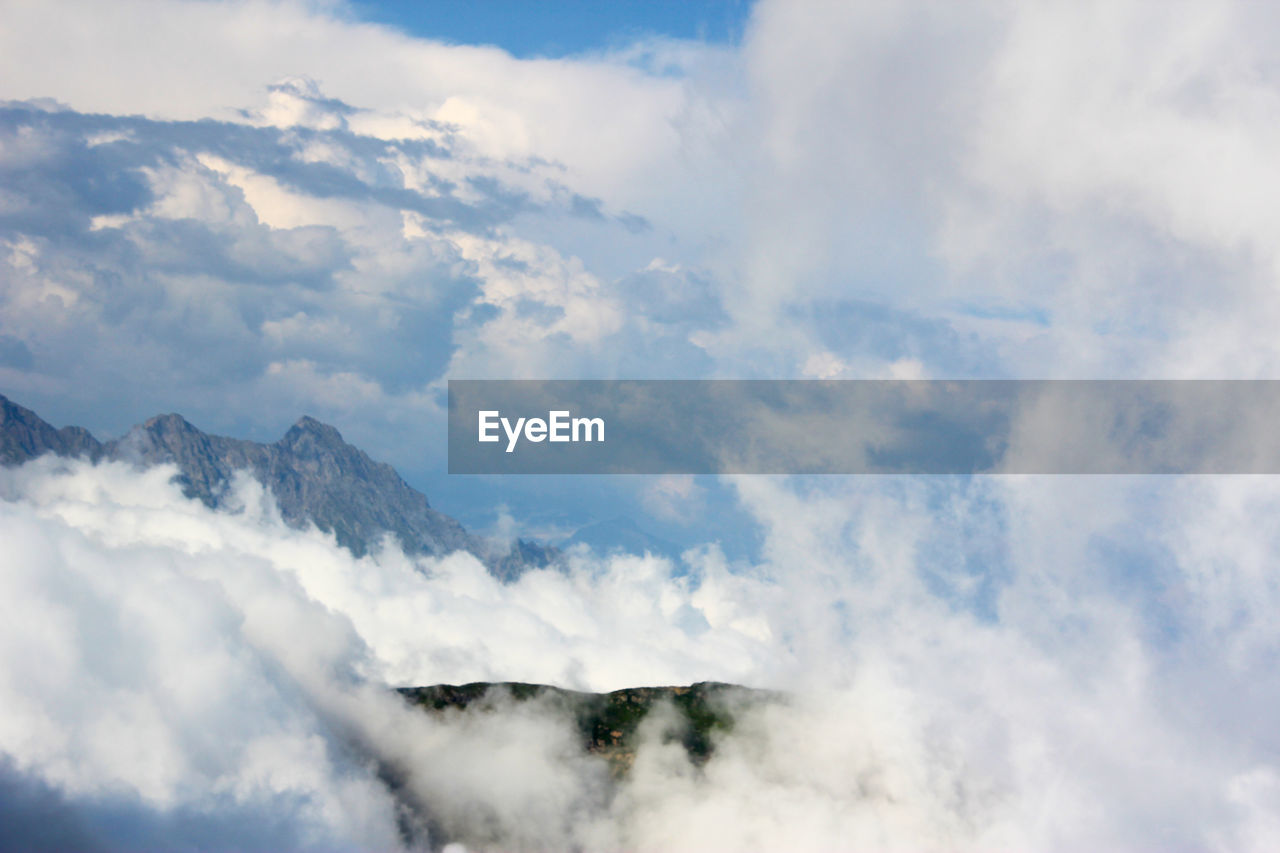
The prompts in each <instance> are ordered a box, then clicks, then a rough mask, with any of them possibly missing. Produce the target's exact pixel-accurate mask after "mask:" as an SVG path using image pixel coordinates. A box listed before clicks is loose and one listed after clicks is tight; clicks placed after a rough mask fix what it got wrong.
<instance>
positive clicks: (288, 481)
mask: <svg viewBox="0 0 1280 853" xmlns="http://www.w3.org/2000/svg"><path fill="white" fill-rule="evenodd" d="M0 418H3V420H0V462H2V463H3V464H6V465H15V464H20V463H22V462H25V461H26V460H28V459H32V458H34V457H36V456H40V455H42V454H44V453H56V454H58V455H59V456H85V457H87V458H89V459H91V460H94V461H97V460H99V459H112V460H124V461H129V462H133V463H134V464H137V465H143V466H149V465H158V464H162V463H170V462H171V463H174V464H176V465H177V466H178V470H179V472H180V473H179V476H178V481H179V482H180V483H181V485H182V490H183V493H184V494H186V495H187V497H191V498H198V499H199V500H201V501H203V502H204V503H205V504H206V505H207V506H210V507H213V508H217V507H219V506H221V505H222V504H223V501H224V500H225V498H226V496H227V489H228V486H229V485H230V482H231V478H232V476H233V475H234V474H235V472H236V471H239V470H245V471H248V472H249V473H251V474H252V475H253V476H254V477H255V478H256V479H257V480H258V481H259V482H261V483H262V484H263V485H264V486H266V487H267V488H269V489H270V490H271V492H272V493H273V494H274V495H275V499H276V503H277V505H278V506H279V507H280V514H281V515H282V516H283V517H284V520H285V521H286V522H287V523H289V524H290V525H292V526H294V527H301V526H303V525H305V524H306V523H307V522H311V523H314V524H315V525H316V527H318V528H320V529H321V530H324V531H332V532H333V534H334V535H335V537H336V538H337V540H338V543H339V544H341V545H343V546H345V547H346V548H348V549H350V551H351V552H352V553H353V554H355V555H356V556H363V555H364V554H366V553H368V552H369V550H370V549H372V548H373V547H375V546H376V545H377V544H378V542H379V541H380V540H381V539H382V537H383V536H384V535H385V534H386V533H392V534H394V535H395V536H396V538H397V539H399V541H400V543H401V546H402V547H403V548H404V549H405V551H406V552H408V553H410V554H433V555H440V554H447V553H451V552H453V551H458V550H463V551H469V552H471V553H472V554H475V555H476V556H477V557H479V558H480V559H481V560H482V561H484V563H485V565H487V566H488V567H489V570H490V572H492V573H493V574H494V575H496V576H497V577H499V578H501V579H503V580H510V579H512V578H514V577H516V576H518V575H519V574H520V573H521V572H522V571H524V570H525V569H528V568H534V567H541V566H545V565H547V564H549V563H550V562H552V561H553V560H554V559H555V558H556V556H557V552H556V551H555V550H554V549H550V548H546V547H544V546H541V545H538V544H535V543H531V542H526V541H523V540H518V541H517V542H516V543H515V545H514V546H511V547H501V548H496V547H495V546H493V545H491V544H490V543H489V542H487V541H486V540H484V539H482V538H480V537H477V536H474V535H472V534H471V533H468V532H467V531H466V529H464V528H463V526H462V525H461V524H459V523H458V522H457V521H456V520H454V519H453V518H450V517H449V516H447V515H445V514H444V513H442V512H438V511H437V510H435V509H433V508H432V507H431V505H430V504H429V503H428V502H427V497H426V495H424V494H422V493H421V492H419V491H417V490H416V489H414V488H413V487H411V486H410V485H409V484H408V483H406V482H405V481H404V480H402V479H401V478H400V475H399V474H397V473H396V471H395V469H394V468H392V467H391V466H390V465H387V464H385V463H382V462H375V461H374V460H372V459H370V458H369V456H368V454H366V453H365V452H364V451H362V450H360V449H359V448H356V447H353V446H352V445H350V444H347V443H346V442H345V441H343V439H342V435H341V434H340V433H339V432H338V431H337V430H336V429H334V428H333V427H331V426H329V425H327V424H323V423H321V422H319V421H317V420H315V419H314V418H310V417H303V418H302V419H300V420H299V421H298V422H297V423H296V424H294V425H293V427H292V428H291V429H290V430H289V431H288V432H287V433H285V435H284V438H282V439H280V440H279V441H277V442H275V443H274V444H258V443H257V442H253V441H244V440H241V439H235V438H226V437H224V436H220V435H209V434H207V433H205V432H202V431H201V430H199V429H197V428H196V427H194V426H192V425H191V424H190V423H188V422H187V420H186V419H185V418H183V417H182V416H181V415H175V414H170V415H159V416H157V417H154V418H151V419H150V420H148V421H146V422H145V423H142V424H139V425H138V426H135V427H134V428H133V429H131V430H130V431H129V432H128V433H126V434H125V435H124V436H123V437H121V438H118V439H114V440H112V441H108V442H106V443H100V442H98V440H97V439H95V438H94V437H93V436H92V435H90V434H89V432H88V431H87V430H84V429H82V428H80V427H64V428H63V429H60V430H59V429H54V428H53V427H52V426H50V425H49V424H48V423H46V422H45V421H44V420H42V419H41V418H40V416H39V415H37V414H36V413H35V412H33V411H31V410H30V409H26V408H23V407H22V406H18V405H16V404H14V403H12V402H10V401H9V400H8V399H6V398H5V397H4V396H2V395H0Z"/></svg>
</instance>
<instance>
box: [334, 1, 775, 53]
mask: <svg viewBox="0 0 1280 853" xmlns="http://www.w3.org/2000/svg"><path fill="white" fill-rule="evenodd" d="M352 6H353V9H354V11H355V13H356V15H357V16H358V17H360V18H361V19H364V20H368V21H373V22H377V23H382V24H389V25H391V26H394V27H397V28H399V29H402V30H404V31H405V32H407V33H410V34H412V35H415V36H420V37H422V38H430V39H440V40H443V41H447V42H450V43H453V44H474V45H494V46H497V47H500V48H502V49H503V50H505V51H507V52H508V53H511V54H512V55H514V56H518V57H521V58H529V57H538V56H541V57H560V56H567V55H572V54H578V53H585V52H588V51H596V50H603V49H608V48H615V47H619V46H623V45H627V44H630V43H631V42H633V41H635V40H636V39H639V38H646V37H651V36H665V37H667V38H675V39H690V40H697V41H704V42H709V43H713V44H734V43H736V42H738V41H739V40H740V39H741V37H742V32H743V28H744V26H745V24H746V20H747V17H748V15H749V14H750V6H751V4H750V3H749V2H748V0H687V2H680V0H615V2H596V1H595V0H557V2H554V3H542V2H528V0H525V2H522V0H479V2H463V1H462V0H353V2H352Z"/></svg>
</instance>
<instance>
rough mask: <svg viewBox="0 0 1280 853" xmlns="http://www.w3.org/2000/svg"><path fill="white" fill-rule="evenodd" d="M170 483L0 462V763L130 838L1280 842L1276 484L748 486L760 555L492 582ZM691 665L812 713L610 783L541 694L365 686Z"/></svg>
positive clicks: (775, 718)
mask: <svg viewBox="0 0 1280 853" xmlns="http://www.w3.org/2000/svg"><path fill="white" fill-rule="evenodd" d="M169 473H170V472H169V471H168V470H166V469H152V470H150V471H147V472H133V471H130V470H129V469H128V468H126V467H124V466H120V465H114V464H113V465H104V466H100V467H97V468H94V467H89V466H86V465H84V464H83V463H75V464H68V463H64V462H59V461H56V460H52V459H48V458H46V459H45V460H41V461H39V462H37V463H33V464H29V465H27V466H25V467H24V468H21V469H16V470H8V471H5V472H4V473H3V480H2V481H0V482H2V484H3V493H4V495H5V500H4V502H3V503H0V525H3V527H4V528H5V531H6V533H5V538H6V542H9V543H11V549H10V551H9V555H10V556H8V557H7V558H6V559H5V560H4V561H3V563H0V584H2V585H3V587H4V589H3V593H4V594H3V596H0V601H4V602H7V604H6V605H5V613H4V616H5V618H4V619H3V620H0V624H2V625H3V626H4V627H3V629H0V646H2V648H0V651H2V652H3V654H0V661H3V664H2V666H0V692H2V693H3V700H4V701H3V707H4V708H5V709H6V710H5V713H4V714H3V715H0V751H2V752H3V753H4V755H5V756H7V758H8V760H9V761H10V762H12V765H13V767H14V768H16V770H17V771H18V772H19V773H20V774H22V775H21V778H22V779H26V780H27V781H26V782H21V783H20V784H21V785H27V786H28V787H29V785H30V784H36V781H37V780H38V781H39V783H40V784H43V785H48V786H52V789H53V790H54V791H56V792H59V793H58V796H60V797H63V798H64V801H65V806H66V808H67V809H69V810H71V811H72V812H73V813H75V814H77V815H80V816H81V817H83V818H84V819H85V820H89V821H90V822H91V824H92V820H93V819H94V815H95V814H96V812H95V811H94V806H93V804H94V802H97V800H96V799H95V798H100V797H102V796H107V795H111V796H120V795H121V794H125V795H127V796H128V797H132V798H135V800H136V802H137V804H138V805H137V809H138V810H139V812H138V814H139V815H140V816H139V817H138V818H137V819H138V820H142V817H143V816H149V817H147V819H148V820H153V819H157V815H164V814H168V813H172V812H174V811H175V810H177V811H183V810H187V811H190V810H193V809H194V810H197V811H201V812H202V813H205V814H206V815H209V816H210V817H209V819H210V820H215V819H216V818H217V817H218V816H219V815H222V816H225V817H226V819H227V820H232V819H233V817H234V816H235V815H237V814H239V812H238V811H237V810H242V809H244V808H247V807H248V804H250V803H253V802H257V801H260V800H261V799H262V798H263V797H267V798H273V799H272V801H274V802H277V803H280V805H279V807H278V810H277V817H279V818H280V819H281V820H283V821H284V826H285V827H287V829H288V831H289V832H290V833H292V835H290V837H291V838H294V839H303V841H305V842H306V843H313V844H318V845H322V846H323V845H326V844H350V845H352V846H355V847H362V848H367V847H387V846H391V845H394V844H395V843H397V842H396V841H395V839H396V838H397V835H396V833H397V830H396V828H395V827H396V820H395V817H394V808H395V806H394V797H395V796H400V797H401V798H402V799H403V798H404V797H409V798H410V800H409V801H407V802H411V803H412V804H413V806H412V808H413V809H415V810H417V812H416V813H418V814H419V815H421V814H430V815H432V820H433V821H434V826H435V827H436V829H435V830H434V832H436V833H437V834H436V835H434V836H432V837H433V838H434V839H435V843H441V842H442V841H444V840H450V839H453V840H462V841H465V842H467V843H469V844H472V845H473V846H475V847H476V848H478V849H487V848H488V847H489V846H490V845H493V846H509V845H515V846H522V845H523V846H539V845H543V846H545V845H550V846H553V847H561V846H565V845H567V844H573V843H578V844H583V845H586V847H587V848H588V849H600V848H615V847H617V846H620V845H621V846H629V847H636V848H639V849H708V848H710V849H744V848H749V849H769V848H772V847H776V846H786V847H788V848H789V849H801V850H803V849H830V848H831V847H832V846H837V847H843V846H847V845H848V844H849V843H851V840H856V841H859V842H861V843H863V844H867V845H871V846H876V847H881V848H885V849H941V848H944V847H945V848H947V849H975V850H976V849H991V848H993V847H994V848H1006V847H1019V848H1035V849H1046V848H1058V847H1080V846H1098V845H1102V846H1107V847H1112V848H1130V847H1142V846H1144V845H1146V844H1149V843H1153V841H1156V842H1158V843H1160V844H1161V845H1162V846H1170V847H1191V848H1212V847H1214V846H1215V845H1219V846H1229V847H1233V848H1237V849H1250V845H1253V846H1254V848H1253V849H1265V845H1266V843H1267V839H1268V838H1269V837H1270V836H1269V833H1270V832H1272V831H1273V829H1274V828H1273V827H1271V826H1270V824H1269V823H1268V819H1267V817H1266V815H1267V811H1268V809H1269V805H1268V804H1269V803H1270V801H1271V799H1272V798H1273V797H1272V794H1273V793H1274V792H1273V791H1272V788H1274V784H1273V781H1274V776H1275V773H1276V772H1277V770H1276V768H1274V767H1272V766H1271V764H1270V763H1269V762H1268V759H1267V756H1268V755H1269V754H1271V751H1272V750H1273V749H1274V747H1275V745H1276V744H1275V738H1274V733H1273V732H1272V731H1271V730H1270V727H1269V726H1268V725H1267V724H1266V720H1268V719H1269V716H1268V714H1267V713H1266V712H1265V711H1266V709H1267V708H1269V707H1272V703H1273V702H1274V701H1275V699H1276V698H1277V696H1278V694H1280V686H1278V685H1277V683H1276V681H1275V678H1274V674H1273V672H1272V668H1271V666H1270V661H1271V659H1272V657H1273V656H1274V652H1275V648H1276V642H1277V639H1278V638H1277V636H1276V631H1275V629H1274V626H1273V625H1272V624H1271V621H1270V620H1267V619H1265V618H1264V617H1265V614H1266V613H1269V612H1270V610H1268V609H1267V604H1266V602H1267V601H1268V600H1269V598H1271V597H1274V595H1273V593H1274V590H1272V589H1271V587H1272V586H1274V584H1270V585H1269V584H1268V582H1267V581H1266V579H1265V577H1263V576H1262V575H1259V574H1257V571H1256V567H1257V565H1261V563H1257V555H1261V554H1264V553H1272V552H1273V551H1274V543H1272V542H1271V539H1272V538H1273V537H1270V536H1269V535H1260V533H1259V531H1260V529H1261V528H1259V526H1258V520H1259V519H1260V518H1264V517H1267V515H1268V513H1270V512H1271V510H1272V509H1273V507H1272V506H1271V505H1272V504H1273V503H1274V502H1275V500H1276V497H1275V494H1274V493H1275V489H1273V488H1271V487H1269V486H1266V485H1265V484H1261V483H1252V484H1247V485H1246V486H1244V487H1241V486H1240V484H1239V483H1238V482H1237V481H1233V480H1231V479H1229V478H1221V479H1214V480H1207V481H1205V480H1186V481H1170V480H1162V479H1160V478H1150V479H1141V478H1139V479H1134V480H1125V479H1123V478H1095V479H1089V478H1073V479H1070V480H1065V481H1064V480H1053V481H1045V480H1036V479H1033V478H1006V479H1002V480H999V481H987V482H986V483H985V484H984V483H974V484H971V485H968V486H964V487H956V486H954V485H946V484H944V483H941V482H940V481H938V482H935V481H929V480H901V479H894V480H892V481H891V482H892V484H893V485H891V486H889V487H886V486H885V483H884V481H876V480H870V479H867V480H847V481H842V482H834V481H820V482H819V481H795V482H787V481H779V480H773V479H771V478H741V479H740V480H738V481H737V483H738V486H739V489H740V493H741V495H742V499H743V500H744V502H745V504H746V506H747V507H748V508H750V509H751V511H752V512H753V513H755V514H756V515H757V516H758V518H759V519H760V521H761V522H762V524H763V525H764V527H765V531H766V546H765V549H764V553H765V558H764V560H763V561H762V562H761V563H760V564H759V565H757V566H753V567H746V566H740V567H736V569H735V570H734V571H732V572H730V571H728V570H727V567H726V566H725V564H724V562H723V558H722V557H720V556H719V553H718V551H716V550H715V549H705V548H704V549H701V550H694V551H691V552H688V553H687V554H686V555H685V558H684V559H685V560H686V561H687V562H688V567H689V568H690V569H691V570H692V575H691V576H690V577H687V578H677V577H673V576H672V570H673V567H672V566H671V564H670V563H668V562H667V561H664V560H659V559H653V558H645V559H641V558H636V557H615V558H612V559H610V560H607V561H599V560H596V559H595V558H591V557H590V556H589V555H587V554H586V553H585V552H576V556H575V557H574V558H573V561H572V562H571V565H570V567H569V569H568V571H567V572H565V573H561V572H557V571H549V570H548V571H535V572H530V573H528V574H526V575H524V576H523V577H522V578H521V579H520V580H519V581H518V582H516V583H514V584H511V585H502V584H499V583H497V582H496V581H494V579H493V578H492V577H490V576H489V575H488V574H487V573H486V572H485V571H484V569H483V568H482V567H481V566H480V565H479V563H478V562H476V561H475V560H474V558H472V557H470V556H469V555H466V554H456V555H453V556H451V557H448V558H444V559H441V560H427V561H420V562H415V561H412V560H410V559H408V558H406V557H405V556H404V555H403V554H400V553H398V552H397V551H395V550H393V549H389V550H383V551H382V552H381V553H380V554H378V555H376V556H374V557H366V558H362V559H359V560H356V559H354V558H352V557H351V556H350V554H348V553H347V552H345V551H343V550H341V549H339V548H337V547H336V546H335V544H334V543H333V541H332V540H331V539H330V538H328V537H326V536H323V535H320V534H318V533H316V532H314V531H297V530H292V529H290V528H288V527H286V526H284V525H283V523H282V522H281V521H280V519H279V517H278V515H276V514H275V512H274V510H273V508H272V506H271V504H270V502H269V501H267V500H265V495H264V493H263V491H262V489H261V487H259V486H257V485H256V484H255V483H253V482H252V481H248V480H246V481H242V482H241V483H240V484H239V486H238V492H237V493H238V495H239V498H240V502H241V504H242V508H241V509H240V510H239V511H238V512H232V513H227V514H218V513H214V512H211V511H210V510H208V509H206V508H205V507H203V505H201V504H199V503H197V502H193V501H186V500H184V499H182V498H181V497H180V495H179V494H178V492H177V487H176V486H174V485H172V484H167V483H166V482H165V480H166V478H167V476H168V475H169ZM1063 483H1065V484H1066V485H1065V486H1064V485H1063ZM1139 529H1140V530H1144V531H1145V538H1143V539H1141V540H1137V541H1135V540H1134V538H1133V537H1132V536H1131V535H1129V534H1128V531H1132V530H1139ZM992 541H994V542H995V543H996V544H997V546H998V547H991V542H992ZM976 542H983V543H986V544H987V546H988V547H987V551H986V554H987V556H986V557H985V558H982V557H981V556H980V554H981V551H982V549H981V548H979V547H975V543H976ZM1125 549H1128V550H1127V551H1125ZM1135 554H1137V557H1135ZM1251 555H1254V556H1251ZM975 560H982V562H980V563H979V564H975V562H974V561H975ZM1132 572H1147V573H1151V574H1152V575H1153V577H1152V578H1149V579H1148V581H1147V588H1150V585H1151V584H1155V585H1156V586H1159V587H1160V588H1162V589H1164V590H1165V591H1166V592H1165V596H1164V597H1163V598H1162V600H1161V601H1160V602H1155V601H1153V600H1151V599H1149V598H1148V597H1146V596H1145V595H1142V594H1138V593H1135V592H1132V590H1133V589H1134V587H1132V586H1126V585H1125V584H1124V583H1119V582H1118V581H1117V579H1118V578H1119V577H1120V576H1121V575H1123V574H1124V573H1132ZM966 574H967V575H969V576H971V577H973V578H975V579H977V580H979V581H980V582H981V584H983V585H985V587H986V588H985V591H979V592H978V593H974V592H973V590H972V589H970V588H969V587H966V586H964V585H963V584H960V583H957V582H956V581H957V580H958V579H959V578H961V577H962V576H964V575H966ZM984 597H985V599H986V600H985V603H984V601H983V600H982V599H983V598H984ZM1157 605H1159V606H1157ZM1242 605H1243V606H1247V607H1256V610H1253V611H1247V612H1251V613H1253V614H1254V615H1253V616H1251V617H1248V618H1238V617H1230V616H1228V618H1225V619H1224V616H1227V615H1228V614H1230V613H1237V614H1238V613H1240V612H1241V611H1240V608H1241V606H1242ZM1170 637H1173V638H1174V639H1173V641H1172V642H1170V641H1169V638H1170ZM19 649H20V650H21V653H19V651H18V650H19ZM703 678H717V679H726V680H733V681H738V682H743V683H749V684H756V685H762V686H776V687H786V688H790V689H792V690H794V691H795V692H794V698H793V700H792V701H791V702H790V703H789V704H783V705H772V704H766V705H762V706H756V707H753V708H744V709H741V710H740V711H739V723H738V726H737V727H736V728H735V730H734V732H733V734H731V735H726V736H724V737H722V738H721V740H720V742H719V749H718V752H717V754H716V756H715V757H714V758H713V759H712V761H711V763H710V764H708V765H706V767H705V768H704V769H701V770H698V769H695V768H693V767H691V766H690V765H688V763H687V762H686V760H685V759H684V758H683V756H682V754H681V753H680V752H679V750H678V748H675V747H672V746H671V745H669V744H665V743H664V738H663V736H662V724H661V717H660V716H655V717H654V718H653V720H652V721H651V722H650V723H649V726H650V728H651V729H652V730H651V731H650V733H649V735H648V737H649V740H648V741H645V742H644V743H642V745H641V746H640V752H639V754H638V757H637V760H636V765H635V769H634V771H633V774H632V775H631V776H629V777H628V780H627V781H626V782H625V783H624V784H623V785H622V786H621V787H620V788H619V789H618V790H617V791H616V792H615V793H614V794H613V795H611V796H609V797H605V796H604V793H603V790H604V789H602V788H601V787H600V783H601V779H602V777H601V775H600V774H602V773H603V772H604V770H603V768H602V766H601V765H600V764H599V763H598V762H597V761H596V760H594V759H590V758H588V757H587V756H585V755H583V754H581V753H580V752H579V749H578V747H577V746H575V741H574V737H575V736H574V735H572V732H571V729H570V727H569V726H570V724H569V722H568V721H567V720H563V719H557V718H556V717H555V716H554V715H552V714H550V713H549V711H547V710H545V709H543V710H539V708H538V706H536V705H534V706H521V707H520V708H514V707H513V708H512V709H510V710H508V711H501V710H500V711H499V712H498V713H497V715H496V716H483V715H481V716H476V715H473V714H465V715H452V716H447V717H445V718H443V719H436V718H430V717H427V716H425V715H423V714H422V713H421V712H416V711H408V710H405V709H404V708H402V707H401V706H400V705H399V704H398V702H397V701H396V700H394V699H393V698H391V697H390V696H389V695H388V694H387V693H386V692H384V690H383V688H381V687H380V685H382V684H384V683H386V682H388V681H389V682H391V683H434V682H439V681H452V682H462V681H469V680H473V679H517V680H534V681H548V682H554V683H560V684H566V685H571V686H577V687H585V688H591V689H604V688H611V687H617V686H622V685H634V684H646V683H647V684H654V683H686V682H690V681H693V680H698V679H703ZM1218 696H1231V697H1232V701H1231V702H1229V703H1223V702H1221V701H1220V700H1219V699H1218V698H1216V697H1218ZM353 749H354V752H353V751H352V750H353ZM673 750H674V751H673ZM362 755H364V756H369V757H372V758H374V759H376V760H377V761H379V762H382V763H383V765H384V766H385V767H386V768H394V769H393V770H392V771H391V772H393V774H396V775H398V778H401V779H403V780H404V782H403V786H402V787H401V788H399V789H397V790H399V791H400V793H399V794H395V793H394V792H393V791H391V790H388V789H387V788H386V787H385V785H384V783H383V782H381V781H379V779H378V778H377V777H376V776H375V775H374V774H373V773H372V771H371V770H370V767H369V765H368V763H367V760H368V759H367V758H366V759H362V758H361V757H360V756H362ZM23 790H27V788H24V789H23ZM482 815H488V816H489V817H488V818H481V817H480V816H482ZM235 819H242V817H241V818H235ZM93 827H94V830H95V831H96V832H99V833H102V837H103V838H105V839H107V840H110V839H111V838H112V837H115V836H112V835H111V832H112V830H111V829H110V828H109V827H104V826H100V825H97V824H93ZM253 827H257V828H258V830H260V831H261V832H262V833H270V832H279V831H281V830H280V825H278V824H276V825H270V826H268V825H267V824H265V823H264V824H262V825H261V826H258V824H249V825H242V830H243V831H245V832H249V831H250V829H251V828H253ZM116 831H117V832H118V831H121V830H119V829H118V828H117V830H116ZM440 833H443V834H440ZM263 837H265V836H263Z"/></svg>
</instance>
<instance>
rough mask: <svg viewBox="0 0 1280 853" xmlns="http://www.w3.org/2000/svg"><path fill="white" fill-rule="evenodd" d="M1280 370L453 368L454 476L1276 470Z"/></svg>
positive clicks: (1278, 466)
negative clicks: (1112, 376)
mask: <svg viewBox="0 0 1280 853" xmlns="http://www.w3.org/2000/svg"><path fill="white" fill-rule="evenodd" d="M1278 418H1280V381H1276V380H1239V381H1233V380H1211V381H1206V380H1177V381H1165V380H1097V381H1094V380H1089V381H1072V380H1027V381H1024V380H904V381H897V380H848V381H846V380H838V381H808V380H546V381H543V380H450V382H449V472H450V473H451V474H1001V473H1003V474H1274V473H1280V435H1278V433H1280V430H1277V428H1276V425H1277V423H1278V422H1280V421H1278Z"/></svg>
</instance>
